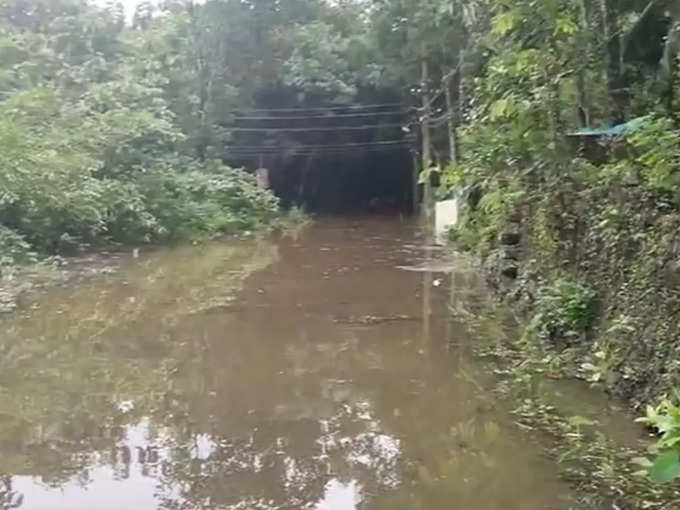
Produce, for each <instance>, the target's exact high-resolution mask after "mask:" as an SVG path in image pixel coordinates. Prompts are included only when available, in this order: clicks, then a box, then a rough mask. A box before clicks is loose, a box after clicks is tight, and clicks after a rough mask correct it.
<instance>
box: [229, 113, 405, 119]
mask: <svg viewBox="0 0 680 510" xmlns="http://www.w3.org/2000/svg"><path fill="white" fill-rule="evenodd" d="M403 114H404V112H403V111H401V110H395V111H391V112H368V113H366V112H361V113H337V114H330V115H293V116H259V115H258V116H252V117H249V116H241V115H238V116H235V117H232V119H233V120H235V121H239V120H309V119H323V120H334V119H353V118H359V117H383V116H384V117H387V116H397V115H403Z"/></svg>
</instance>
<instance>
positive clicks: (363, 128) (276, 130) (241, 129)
mask: <svg viewBox="0 0 680 510" xmlns="http://www.w3.org/2000/svg"><path fill="white" fill-rule="evenodd" d="M403 127H406V126H405V125H404V124H403V123H398V124H394V123H393V124H368V125H365V126H336V127H329V126H322V127H305V128H244V127H225V128H226V129H227V130H228V131H230V132H232V133H283V132H288V133H300V132H305V131H366V130H369V129H381V128H403Z"/></svg>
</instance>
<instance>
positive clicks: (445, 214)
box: [434, 198, 458, 244]
mask: <svg viewBox="0 0 680 510" xmlns="http://www.w3.org/2000/svg"><path fill="white" fill-rule="evenodd" d="M457 223H458V199H457V198H454V199H451V200H444V201H442V202H437V203H436V204H435V210H434V232H435V238H436V240H437V243H438V244H446V237H447V236H446V234H447V233H448V231H449V229H450V228H451V227H455V226H456V224H457Z"/></svg>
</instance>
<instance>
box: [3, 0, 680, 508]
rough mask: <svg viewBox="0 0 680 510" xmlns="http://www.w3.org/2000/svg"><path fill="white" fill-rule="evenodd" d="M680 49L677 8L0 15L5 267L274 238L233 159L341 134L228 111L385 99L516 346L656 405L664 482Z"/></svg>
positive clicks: (668, 448)
mask: <svg viewBox="0 0 680 510" xmlns="http://www.w3.org/2000/svg"><path fill="white" fill-rule="evenodd" d="M679 50H680V2H677V1H675V0H622V1H616V2H615V1H612V0H578V1H573V0H422V1H418V2H410V1H405V0H376V1H374V2H368V3H367V2H360V1H345V2H325V1H323V0H286V1H284V2H271V1H266V0H249V1H232V0H223V1H218V0H209V1H207V2H204V3H194V2H191V1H183V0H169V1H163V2H159V3H158V4H152V3H150V2H146V1H143V2H140V3H139V5H138V7H137V9H136V11H135V13H134V16H133V17H132V19H126V14H125V12H124V10H123V7H122V4H120V3H116V2H108V3H107V4H106V5H103V6H95V5H92V4H90V3H87V2H84V1H72V0H30V1H26V0H7V1H4V2H0V272H2V273H6V272H8V271H9V270H10V268H11V267H13V266H15V265H17V264H25V263H28V262H31V261H35V260H38V259H40V258H42V257H45V256H48V255H54V254H71V253H76V252H79V251H83V250H88V249H92V248H96V247H98V246H108V245H110V244H115V243H135V244H136V243H160V242H171V241H178V240H189V239H197V238H205V237H211V236H214V235H217V234H222V233H237V232H244V231H249V230H253V229H257V228H259V227H262V226H264V225H268V224H271V223H272V222H273V221H274V220H275V219H276V218H277V217H278V216H279V204H278V201H277V199H276V198H275V197H274V196H273V195H272V194H271V193H269V192H267V191H263V190H260V189H258V187H257V186H256V181H255V179H254V177H253V176H252V175H251V174H249V173H247V172H245V171H243V170H239V169H238V168H240V167H241V166H243V163H244V161H243V158H239V157H237V156H238V155H233V154H230V152H229V150H228V149H227V148H226V147H227V146H228V145H229V144H230V143H234V142H235V141H238V142H239V143H240V144H242V145H241V146H252V145H253V144H255V145H258V144H260V145H271V146H275V145H277V144H278V145H279V146H280V145H285V144H288V145H291V146H294V145H295V144H303V143H308V144H309V143H316V144H323V143H328V141H329V139H332V140H333V141H336V140H337V139H338V135H337V133H330V134H327V135H324V136H320V135H318V133H317V134H314V135H305V136H303V135H299V136H298V135H297V134H296V135H292V134H290V133H288V134H283V133H281V132H277V131H276V130H275V129H273V130H272V132H271V133H253V134H252V135H247V134H243V133H242V132H241V133H239V132H237V131H236V130H233V129H231V128H230V126H231V125H232V124H230V121H232V120H233V118H234V117H235V115H236V113H238V112H241V113H243V112H244V111H245V112H248V111H252V109H256V110H255V111H260V112H262V111H265V112H266V111H271V110H273V109H277V108H280V109H283V110H284V111H286V109H290V110H292V111H293V112H295V111H296V109H305V108H306V109H307V110H309V109H310V108H316V109H318V110H314V111H321V112H322V113H323V112H324V108H327V109H329V110H328V111H327V112H326V113H327V114H329V115H331V113H329V112H331V110H330V108H332V107H333V106H341V107H342V106H343V105H344V106H345V107H347V106H348V105H356V104H362V103H363V104H375V103H381V102H385V97H389V98H390V100H389V101H388V102H389V103H392V102H395V101H396V102H397V103H398V104H401V105H403V106H404V108H405V110H406V111H407V112H409V115H410V119H411V121H409V122H408V123H406V124H407V125H404V126H403V127H402V128H401V131H403V132H404V133H408V136H412V137H414V141H415V137H416V132H418V137H417V138H418V141H419V142H420V143H421V144H422V146H421V148H422V150H421V154H420V155H421V156H422V158H421V160H422V166H423V170H424V172H423V176H422V179H421V182H423V183H432V184H433V185H437V186H438V192H439V194H440V196H442V197H450V196H453V195H454V194H455V195H456V196H458V197H459V198H460V199H461V202H462V203H463V209H462V220H461V222H460V224H459V225H458V227H457V228H456V229H455V230H454V231H453V232H452V239H453V241H454V242H455V243H456V245H457V246H458V247H459V248H460V249H464V250H467V251H469V252H472V253H475V254H477V255H479V256H480V257H481V258H482V259H483V260H484V262H485V266H486V268H487V270H488V274H489V279H490V281H491V282H492V283H493V284H494V285H496V286H497V287H498V288H499V290H500V291H501V292H502V293H503V294H504V295H505V296H507V299H508V300H509V301H510V302H512V303H513V304H514V305H515V306H516V307H517V308H518V309H519V310H522V311H523V312H524V314H525V316H526V322H527V324H528V327H527V330H526V332H525V334H524V335H523V336H522V338H519V339H518V340H517V345H516V347H518V348H520V349H524V351H523V352H524V353H525V356H527V357H529V356H530V355H531V356H538V359H550V360H551V363H552V364H554V365H560V364H561V365H562V367H563V369H564V370H563V371H564V373H567V374H571V375H576V376H578V377H581V378H583V379H586V380H588V381H590V382H591V383H593V384H597V385H600V386H601V387H603V388H604V389H605V390H606V391H609V392H611V393H613V394H616V395H618V396H619V397H621V398H623V399H626V400H627V401H628V402H630V404H631V405H632V406H633V407H634V408H635V409H642V408H644V407H645V406H647V405H649V406H650V407H649V408H647V409H648V410H647V415H646V417H645V418H644V423H645V424H647V425H648V426H650V427H652V428H653V429H654V430H656V431H657V432H658V433H659V435H660V436H661V439H660V443H659V445H658V448H657V450H658V451H657V452H654V455H651V456H650V460H649V464H648V465H646V468H645V469H646V472H648V473H649V474H651V476H652V477H653V478H654V479H655V480H657V481H662V482H670V481H673V480H674V479H676V478H678V477H679V476H680V440H679V439H678V438H680V433H678V430H680V413H679V412H678V408H677V406H678V405H680V402H678V398H677V397H676V389H677V388H678V387H680V363H678V359H679V356H678V355H679V354H680V328H678V326H677V324H678V314H679V312H680V126H679V124H678V119H679V118H680V71H679V67H680V66H679V63H678V58H679V55H678V54H679ZM258 108H259V110H257V109H258ZM362 122H364V121H362ZM354 127H357V126H354ZM358 127H360V126H358ZM398 127H399V126H398ZM279 129H280V128H279ZM342 141H345V142H349V143H351V142H356V141H357V139H355V138H351V137H349V136H348V137H346V138H345V139H343V140H342ZM243 144H250V145H243ZM249 155H252V154H249ZM426 188H427V186H426ZM295 216H299V213H297V212H294V213H293V217H295ZM536 353H539V354H538V355H537V354H536ZM532 366H533V365H532ZM524 375H526V374H524ZM572 425H573V424H572ZM657 506H658V505H657Z"/></svg>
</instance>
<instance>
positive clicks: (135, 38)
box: [0, 0, 277, 267]
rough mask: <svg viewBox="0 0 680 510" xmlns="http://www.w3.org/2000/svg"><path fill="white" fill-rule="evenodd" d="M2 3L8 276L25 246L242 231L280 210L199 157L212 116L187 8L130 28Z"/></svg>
mask: <svg viewBox="0 0 680 510" xmlns="http://www.w3.org/2000/svg"><path fill="white" fill-rule="evenodd" d="M1 8H2V19H1V20H0V63H1V66H0V67H1V68H2V73H1V74H0V146H1V147H2V151H0V168H2V172H0V226H1V228H2V230H1V232H2V240H3V242H2V245H1V248H0V257H2V266H3V267H5V266H8V265H10V264H11V263H21V262H24V261H26V259H27V258H28V257H27V254H28V253H29V252H30V251H37V252H40V253H43V254H50V253H64V252H66V253H68V252H72V251H75V250H79V249H81V248H83V247H86V246H89V245H92V244H96V243H102V242H107V243H109V242H112V241H115V242H150V241H151V242H154V241H161V240H166V239H186V238H193V237H197V236H206V235H207V236H209V235H213V234H216V233H229V232H236V231H240V230H244V229H251V228H255V227H257V226H258V225H259V224H261V223H264V222H267V221H269V220H270V219H271V218H272V217H273V216H274V215H275V214H276V210H277V204H276V200H275V199H274V198H273V197H272V196H271V195H270V194H269V193H265V192H261V191H259V190H258V189H257V187H256V186H255V181H254V179H253V178H252V177H250V176H248V175H247V174H245V173H244V172H241V171H238V170H232V169H230V168H228V167H227V166H226V165H225V164H224V163H222V162H221V161H219V160H208V159H206V153H207V150H206V149H205V148H203V147H202V148H201V149H200V150H199V149H198V148H197V144H199V143H203V142H199V141H197V138H200V137H199V136H198V135H199V133H200V132H201V130H202V129H204V128H205V126H201V125H200V121H203V120H204V119H205V117H206V115H208V114H209V112H207V111H206V110H207V108H208V106H206V105H201V104H198V103H200V101H198V100H196V101H195V100H194V99H195V97H196V96H197V95H198V94H200V91H199V90H198V89H197V82H198V81H199V72H200V70H198V69H196V67H195V54H194V52H195V47H194V45H193V41H192V39H191V34H190V29H189V26H190V22H189V18H188V14H187V13H186V12H183V13H178V14H177V15H176V16H175V17H173V18H172V19H171V20H168V21H167V22H163V23H162V24H161V23H159V24H154V23H152V24H150V25H149V26H148V27H147V29H146V30H141V29H140V30H132V29H131V28H129V27H126V26H124V24H123V23H122V20H121V19H120V13H119V11H118V10H117V8H115V6H114V7H112V8H111V9H102V8H97V7H94V6H90V5H87V4H85V3H79V2H72V1H66V0H65V1H62V2H59V1H50V2H44V3H42V2H19V1H17V2H5V3H3V4H2V5H1ZM221 90H222V91H228V87H224V88H221ZM180 96H181V100H180ZM221 99H222V98H221V97H220V100H221ZM205 122H208V121H205ZM199 153H200V154H199Z"/></svg>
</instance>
